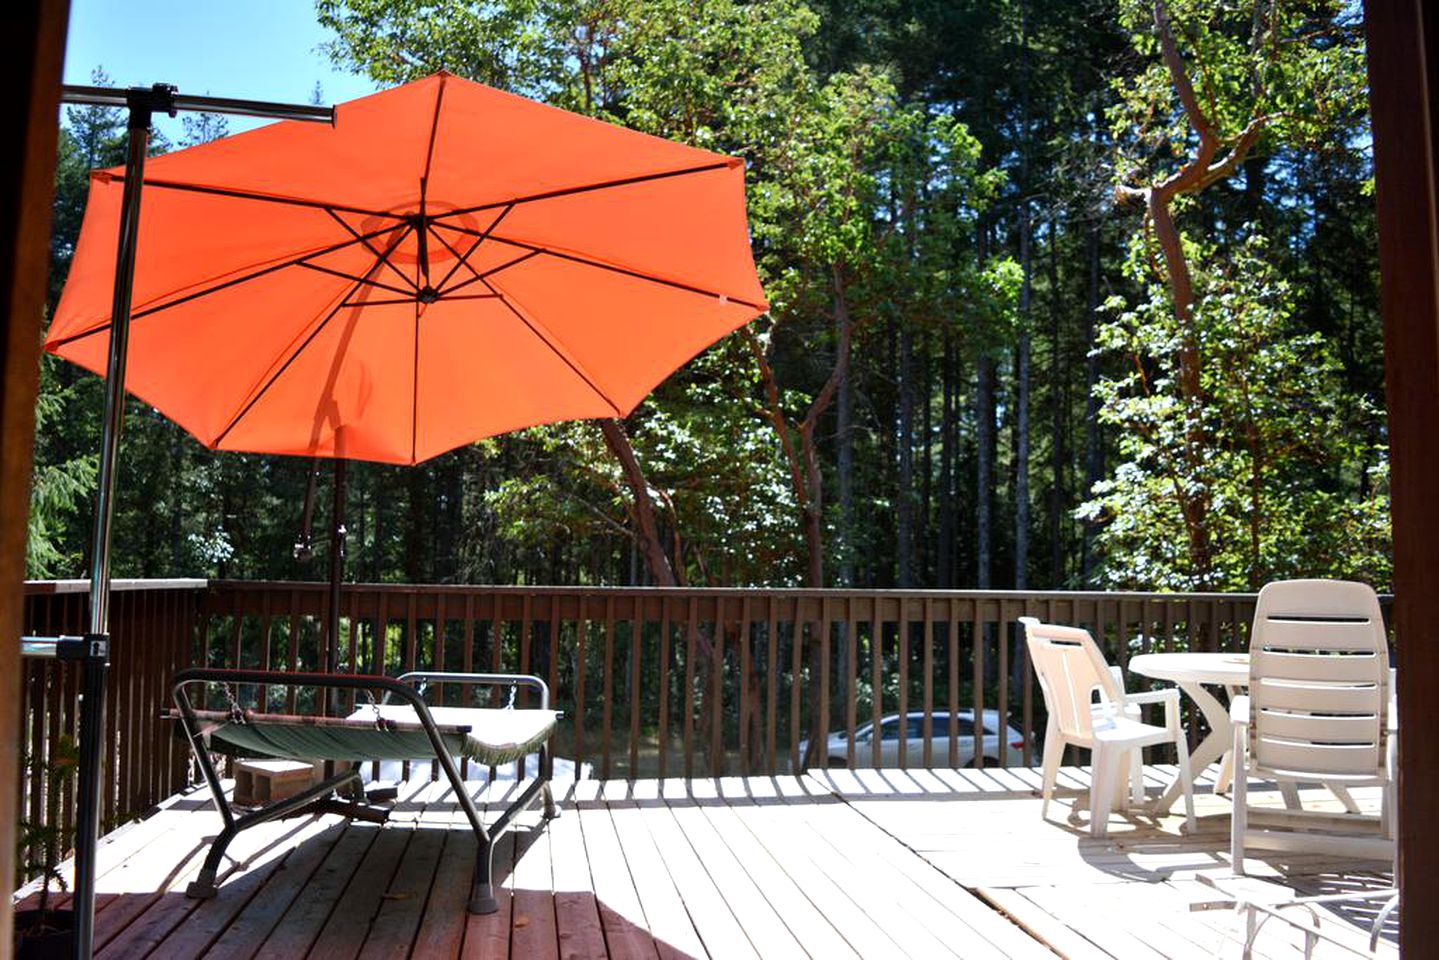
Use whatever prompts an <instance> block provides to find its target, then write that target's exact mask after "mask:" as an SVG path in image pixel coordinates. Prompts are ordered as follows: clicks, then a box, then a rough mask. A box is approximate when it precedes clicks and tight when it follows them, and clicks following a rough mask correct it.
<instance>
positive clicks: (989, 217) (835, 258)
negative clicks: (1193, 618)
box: [29, 0, 1391, 590]
mask: <svg viewBox="0 0 1439 960" xmlns="http://www.w3.org/2000/svg"><path fill="white" fill-rule="evenodd" d="M317 13H318V16H319V18H320V20H321V22H322V23H323V24H325V25H326V26H328V27H330V28H331V29H333V30H334V31H335V34H336V38H337V39H336V40H335V41H334V43H333V44H332V45H331V47H330V48H329V50H328V51H327V53H328V54H329V55H330V56H331V57H332V58H333V59H334V61H335V62H336V63H338V64H341V65H343V66H345V67H348V68H350V69H354V70H357V71H360V72H362V73H365V74H367V75H369V76H371V77H372V78H374V79H375V80H376V81H379V82H381V83H384V84H390V83H399V82H404V81H407V80H411V79H415V78H418V77H421V76H424V75H427V74H429V73H432V72H434V71H435V70H438V69H441V68H444V69H447V70H450V71H451V72H454V73H456V74H459V75H461V76H465V77H468V78H471V79H475V80H479V81H481V82H484V83H488V84H491V85H493V86H497V87H500V88H503V89H507V90H511V91H514V92H516V93H521V94H524V95H526V96H531V97H534V98H536V99H540V100H544V101H546V102H549V103H553V104H555V105H557V106H561V107H565V108H567V109H571V110H576V111H579V112H582V113H587V114H591V115H595V116H599V117H602V118H604V119H606V120H609V121H611V122H615V123H620V124H623V125H625V126H629V127H633V128H635V129H639V130H643V131H646V132H649V133H653V134H657V135H660V136H665V137H670V138H673V139H676V140H680V141H683V142H686V143H691V144H694V145H697V146H701V147H705V148H708V149H713V150H718V151H721V152H724V153H729V154H733V155H735V156H740V157H743V158H744V159H745V161H746V163H747V166H748V184H747V189H748V197H749V208H750V223H751V229H752V234H753V243H754V250H755V256H756V260H757V263H758V265H759V269H760V273H761V277H762V280H763V282H764V285H765V289H766V291H767V293H768V296H769V298H770V301H771V304H772V306H771V310H770V312H769V313H768V314H767V315H765V316H763V317H761V318H760V319H758V320H757V321H755V322H754V323H753V324H751V325H750V326H749V327H747V328H746V329H744V330H742V331H740V332H738V333H736V334H734V335H732V336H730V337H728V338H727V339H725V340H723V341H721V342H720V343H718V344H716V345H715V346H714V347H713V348H711V349H710V350H709V351H708V352H706V353H705V354H704V355H702V356H701V357H699V358H698V359H696V360H695V361H694V362H692V363H691V364H689V365H688V366H687V367H685V368H684V369H683V370H681V371H680V372H678V373H677V374H675V375H674V376H673V377H671V378H670V380H669V381H667V382H666V383H665V384H664V385H662V386H661V387H660V388H659V389H658V390H657V391H656V392H655V394H654V395H653V396H652V397H651V398H650V399H649V400H648V401H647V402H645V403H644V404H643V405H641V407H640V408H639V409H638V410H637V411H636V412H635V413H634V414H633V415H632V416H631V417H630V418H628V419H627V420H626V421H624V422H622V423H621V422H618V421H603V422H582V423H573V424H561V425H555V426H550V427H544V428H537V429H533V430H529V431H524V432H521V433H518V434H515V435H511V436H507V437H502V438H494V439H490V440H486V441H483V442H480V443H476V444H473V445H470V446H467V447H464V448H461V449H459V450H456V451H453V452H451V453H448V454H446V455H444V456H441V457H438V458H436V459H434V460H432V461H430V462H428V463H426V464H423V465H421V466H419V467H416V468H402V467H390V466H383V465H376V464H356V465H352V466H351V469H350V471H349V476H350V484H349V486H350V499H349V505H348V508H347V511H346V518H345V519H346V523H347V526H348V529H349V534H350V535H349V549H348V553H349V562H348V568H347V569H348V574H349V577H350V578H351V579H353V580H359V581H373V582H385V581H403V582H415V583H446V582H455V583H499V584H510V583H531V584H614V585H619V584H692V585H805V586H854V587H891V586H899V587H991V588H1009V587H1013V588H1031V589H1037V588H1080V587H1096V588H1101V587H1102V588H1133V589H1181V590H1244V589H1254V588H1257V587H1258V586H1259V585H1261V584H1263V583H1264V582H1266V581H1267V580H1270V579H1274V578H1278V577H1288V576H1343V577H1352V578H1358V579H1364V580H1367V581H1368V582H1370V583H1371V584H1373V585H1374V586H1375V587H1377V588H1380V589H1385V588H1387V587H1388V586H1389V579H1390V562H1391V558H1390V540H1389V516H1388V486H1387V447H1386V435H1385V428H1384V419H1383V369H1382V350H1381V343H1380V336H1381V328H1380V321H1379V316H1378V268H1377V249H1376V231H1375V224H1374V208H1373V197H1372V186H1373V182H1372V170H1371V153H1370V139H1369V126H1368V115H1367V92H1366V89H1365V80H1364V77H1365V71H1364V46H1363V23H1362V20H1361V11H1360V10H1359V6H1358V4H1352V3H1343V2H1323V0H849V2H844V0H828V2H823V0H810V2H800V0H751V2H741V0H492V2H485V3H462V2H452V0H438V2H437V0H424V2H421V0H319V3H318V4H317ZM99 79H100V80H101V81H102V82H103V79H104V78H103V74H100V75H99ZM316 98H317V100H318V99H323V91H320V90H317V91H316ZM226 132H227V131H226V128H225V124H224V121H223V120H222V119H219V118H215V117H205V116H201V117H195V118H190V119H188V120H187V121H186V125H185V135H184V138H183V141H182V142H180V143H169V142H166V141H165V140H164V139H163V138H157V140H156V149H157V151H161V152H163V151H165V150H168V149H172V148H174V147H180V146H186V145H189V144H190V143H196V142H203V141H205V140H209V139H214V138H215V137H217V136H224V135H225V134H226ZM123 133H124V121H123V117H122V116H121V115H120V114H119V113H117V112H115V111H105V110H97V109H78V108H69V109H67V110H66V113H65V118H64V124H63V130H62V136H61V145H60V162H59V168H58V172H57V189H56V207H55V221H54V228H55V229H54V262H53V267H52V276H51V305H52V307H53V305H54V302H55V300H56V299H58V294H59V291H60V289H61V287H62V286H63V282H64V277H65V271H66V268H67V265H68V261H69V258H70V256H71V255H72V253H73V249H74V242H75V238H76V235H77V234H78V230H79V225H80V220H81V217H82V215H83V209H84V202H85V190H86V184H87V175H88V171H89V170H90V169H91V168H93V167H97V166H105V165H112V164H116V163H119V162H120V161H121V159H122V156H123ZM100 407H101V384H100V381H99V380H98V379H97V378H95V377H93V376H90V375H89V374H86V373H83V372H82V371H79V370H78V369H76V368H73V367H71V366H69V365H67V364H64V363H63V362H59V361H56V360H54V359H53V358H49V357H47V358H46V359H45V360H44V366H43V370H42V390H41V396H40V400H39V406H38V411H37V412H38V417H39V429H38V433H37V441H36V444H37V447H36V473H35V484H34V495H33V498H32V510H31V517H30V548H29V563H30V572H31V575H32V576H35V577H76V576H80V575H82V572H83V571H84V569H85V556H84V553H85V550H86V548H87V547H86V545H87V541H88V536H89V526H90V499H91V497H92V495H93V490H94V484H95V453H94V451H96V450H97V449H98V444H99V436H98V434H99V426H100V421H101V418H100ZM122 450H123V452H122V466H121V470H120V475H119V487H120V492H119V498H118V505H117V515H116V519H115V534H114V536H115V543H116V545H117V550H116V556H115V564H114V572H115V575H116V576H132V577H162V576H166V577H168V576H196V577H220V578H245V579H322V578H323V577H324V575H325V570H324V567H323V565H320V564H317V563H314V562H310V563H306V562H304V561H303V560H301V559H297V556H296V551H295V550H294V545H295V542H296V539H297V537H298V536H299V534H300V526H301V513H302V508H303V503H304V500H305V493H306V487H307V484H308V483H309V481H310V472H311V464H310V462H309V461H306V460H302V459H298V458H285V457H266V456H249V455H236V454H216V453H211V452H209V451H207V450H205V449H204V448H203V447H201V446H200V445H199V444H198V443H196V442H195V441H194V440H193V439H192V438H190V437H189V436H188V435H186V434H185V433H184V432H183V431H181V430H180V429H179V428H177V427H175V426H173V425H172V424H170V423H169V422H168V421H167V420H165V419H164V418H163V417H162V416H160V415H159V414H158V413H156V412H155V411H153V410H151V409H149V408H147V407H145V406H144V405H142V404H140V403H138V402H135V401H132V405H131V408H130V414H129V421H128V425H127V432H126V435H125V440H124V445H123V448H122ZM325 476H326V475H325V474H324V473H323V472H322V473H321V490H322V494H321V496H319V497H317V498H316V501H317V502H316V516H315V529H316V539H317V540H318V541H320V542H321V546H320V548H319V551H318V552H319V554H320V555H321V556H323V532H322V531H324V530H325V529H326V527H327V524H328V522H329V519H328V517H327V516H326V507H327V504H328V502H329V498H328V497H327V496H325V495H323V486H324V481H325Z"/></svg>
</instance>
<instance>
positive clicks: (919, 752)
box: [799, 710, 1024, 767]
mask: <svg viewBox="0 0 1439 960" xmlns="http://www.w3.org/2000/svg"><path fill="white" fill-rule="evenodd" d="M932 716H933V721H932V725H931V741H930V742H931V744H932V746H931V748H930V749H931V754H930V758H931V762H932V763H933V764H934V765H935V766H938V767H947V766H949V711H948V710H944V711H938V710H937V711H935V712H934V714H933V715H932ZM954 717H955V726H956V728H957V732H958V740H957V751H956V753H957V759H958V765H959V766H961V767H967V766H970V765H971V764H972V763H973V762H974V711H973V710H960V711H957V712H956V713H955V715H954ZM901 724H902V725H903V727H904V732H905V737H904V740H901V739H900V728H901ZM1001 727H1002V729H1003V734H1001V732H1000V731H1001ZM1001 735H1002V736H1003V737H1004V739H1005V740H1006V741H1007V743H1008V747H1009V752H1008V756H1007V757H1006V759H1007V760H1008V762H1009V763H1018V762H1019V760H1020V751H1022V750H1023V749H1024V734H1022V733H1020V732H1019V731H1018V730H1016V729H1015V728H1014V725H1013V724H1007V723H1002V721H1001V720H1000V717H999V711H998V710H986V711H984V739H983V745H984V753H983V756H984V763H985V766H997V765H998V764H999V742H1000V736H1001ZM874 736H875V733H874V724H873V723H866V724H864V725H863V726H860V727H856V728H855V731H854V764H855V766H857V767H870V766H873V765H874ZM901 744H907V747H908V754H907V756H906V757H905V763H906V765H907V766H910V767H918V766H921V765H923V763H924V711H923V710H918V711H911V712H910V713H909V715H908V716H907V717H904V718H902V717H901V716H900V715H899V714H897V713H894V714H890V715H889V716H887V717H885V718H883V719H882V720H880V722H879V765H880V766H881V767H897V766H899V754H900V747H901ZM808 748H809V741H808V740H804V741H801V742H800V745H799V754H800V756H801V757H803V756H804V755H805V754H806V753H807V752H808ZM826 754H827V759H828V765H829V766H831V767H845V766H848V765H849V738H848V737H847V736H846V735H845V732H844V731H843V730H840V731H838V732H835V733H831V734H830V735H829V742H828V744H827V748H826Z"/></svg>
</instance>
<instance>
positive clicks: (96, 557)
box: [22, 83, 335, 960]
mask: <svg viewBox="0 0 1439 960" xmlns="http://www.w3.org/2000/svg"><path fill="white" fill-rule="evenodd" d="M61 100H62V101H64V102H65V103H74V104H81V105H88V106H104V107H123V108H125V109H126V110H128V111H129V119H128V122H127V124H126V126H127V130H128V142H127V146H126V155H125V188H124V195H123V198H122V201H121V204H122V206H121V214H120V237H119V245H118V248H117V252H116V257H115V287H114V297H113V300H112V302H111V312H110V350H109V354H108V356H107V358H106V371H105V414H104V417H105V419H104V425H103V430H102V432H101V439H100V472H99V487H98V490H97V492H96V495H95V521H94V534H93V538H92V540H91V550H90V622H89V631H88V632H87V633H86V635H85V636H84V637H25V638H23V643H22V649H23V651H24V652H25V654H26V655H28V656H37V657H52V658H59V659H69V660H78V661H79V662H80V664H81V669H82V681H81V702H80V745H79V746H80V769H79V778H78V779H79V784H78V791H79V796H78V798H77V809H76V816H75V891H74V898H73V909H74V954H73V955H74V956H75V957H77V958H80V960H87V958H89V957H90V956H91V954H92V952H93V947H94V937H95V852H96V850H95V848H96V843H97V841H98V838H99V827H100V799H101V797H100V786H101V769H102V763H103V756H102V750H103V745H104V742H105V674H106V671H107V669H108V667H109V662H110V527H111V520H112V518H113V517H114V512H115V509H114V508H115V503H114V501H115V460H116V453H117V451H118V450H119V446H120V432H121V428H122V426H123V424H124V419H125V361H126V358H127V352H128V346H129V335H130V302H131V293H132V291H133V289H134V281H135V250H136V240H137V238H138V236H139V227H140V196H141V188H142V186H143V183H144V179H145V157H146V155H147V154H148V152H149V147H150V121H151V120H152V119H153V117H154V115H155V114H156V113H166V114H169V115H170V116H172V117H173V116H175V114H176V112H177V111H180V110H187V111H190V110H194V111H202V112H206V113H226V114H236V115H240V116H249V117H266V118H272V119H283V120H309V121H320V122H326V123H331V124H333V123H334V121H335V111H334V108H333V107H318V106H307V105H296V104H282V103H269V102H265V101H257V100H234V99H227V98H222V97H193V96H186V95H182V94H180V93H179V92H178V91H177V89H176V88H175V87H173V86H171V85H169V84H162V83H157V84H155V85H154V86H153V87H132V88H130V89H116V88H111V87H85V86H66V87H64V88H63V90H62V93H61Z"/></svg>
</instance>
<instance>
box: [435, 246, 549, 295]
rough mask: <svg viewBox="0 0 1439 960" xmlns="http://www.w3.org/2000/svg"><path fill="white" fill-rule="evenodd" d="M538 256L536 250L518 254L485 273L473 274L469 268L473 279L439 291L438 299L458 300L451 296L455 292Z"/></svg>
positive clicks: (472, 270) (473, 270) (472, 269)
mask: <svg viewBox="0 0 1439 960" xmlns="http://www.w3.org/2000/svg"><path fill="white" fill-rule="evenodd" d="M539 255H540V254H539V251H537V250H530V251H527V252H526V253H522V254H520V255H519V256H518V257H515V258H514V259H513V260H507V261H505V262H504V263H501V264H497V265H496V266H493V267H491V268H490V269H488V270H485V271H483V272H480V273H475V268H474V267H471V268H470V272H471V273H474V274H475V275H474V276H473V277H471V278H470V279H469V280H461V281H460V282H459V283H457V284H455V285H454V286H453V287H450V288H449V289H448V290H441V291H440V297H441V298H443V299H445V300H455V299H460V298H458V297H454V296H452V294H453V293H454V292H455V291H456V290H463V289H464V288H465V287H468V286H470V285H471V284H474V283H484V280H485V278H486V277H492V276H494V275H495V274H497V273H499V272H500V271H501V270H508V269H509V268H510V267H513V266H515V265H516V264H521V263H524V262H525V261H526V260H532V259H534V258H535V257H538V256H539Z"/></svg>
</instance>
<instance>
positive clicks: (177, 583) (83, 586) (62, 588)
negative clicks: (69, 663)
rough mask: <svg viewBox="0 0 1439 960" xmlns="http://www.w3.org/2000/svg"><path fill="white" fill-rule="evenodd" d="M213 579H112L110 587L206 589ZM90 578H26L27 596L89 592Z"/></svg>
mask: <svg viewBox="0 0 1439 960" xmlns="http://www.w3.org/2000/svg"><path fill="white" fill-rule="evenodd" d="M211 582H212V581H210V580H202V579H194V578H172V579H168V580H140V579H134V580H111V581H110V589H111V590H112V591H116V592H123V591H130V590H204V589H206V588H207V587H209V586H210V584H211ZM89 591H90V581H89V580H26V581H25V594H26V595H27V596H35V595H46V594H54V593H88V592H89Z"/></svg>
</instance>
